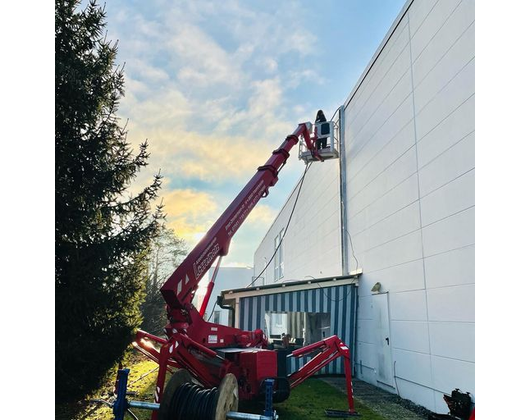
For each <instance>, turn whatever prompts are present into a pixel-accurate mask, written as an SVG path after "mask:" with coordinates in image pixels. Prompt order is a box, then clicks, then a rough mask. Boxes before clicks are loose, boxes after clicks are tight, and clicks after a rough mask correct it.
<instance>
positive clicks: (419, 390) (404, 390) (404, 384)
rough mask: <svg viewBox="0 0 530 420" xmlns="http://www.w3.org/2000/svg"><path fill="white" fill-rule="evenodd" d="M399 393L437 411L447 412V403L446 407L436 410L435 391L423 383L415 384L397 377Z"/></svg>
mask: <svg viewBox="0 0 530 420" xmlns="http://www.w3.org/2000/svg"><path fill="white" fill-rule="evenodd" d="M396 381H397V384H398V388H399V395H400V396H401V397H402V398H404V399H407V400H410V401H414V402H415V403H416V404H419V405H422V406H423V407H426V408H427V409H429V410H431V411H433V412H436V413H444V412H447V405H446V406H445V409H442V410H436V409H435V405H434V391H433V390H432V389H431V388H427V387H425V386H422V385H418V384H415V383H414V382H409V381H406V380H403V379H400V378H397V379H396Z"/></svg>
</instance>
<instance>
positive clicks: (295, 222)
mask: <svg viewBox="0 0 530 420" xmlns="http://www.w3.org/2000/svg"><path fill="white" fill-rule="evenodd" d="M290 159H296V157H295V156H292V157H291V158H290ZM280 176H281V174H280ZM338 177H339V163H338V159H334V160H330V161H326V162H324V163H322V162H314V163H313V164H312V165H311V167H310V168H309V169H308V170H307V173H306V176H305V179H304V182H303V184H302V191H301V192H300V195H299V198H298V202H297V204H296V208H295V210H294V213H293V215H292V219H291V222H290V225H289V227H288V228H287V230H286V233H285V236H284V239H283V242H282V246H283V252H284V257H285V258H284V260H285V263H284V264H285V266H284V267H285V270H284V277H283V278H282V279H281V281H284V280H304V279H305V278H307V276H313V277H328V276H337V275H341V274H342V268H341V267H342V265H341V251H340V249H341V248H340V235H339V234H338V232H339V229H340V206H339V181H338ZM299 187H300V182H299V183H298V184H297V185H296V187H295V188H294V190H293V192H292V193H291V195H290V196H289V198H288V200H287V202H286V203H285V205H284V207H283V208H282V210H281V211H280V213H279V214H278V217H277V218H276V220H275V221H274V222H273V224H272V226H271V228H270V229H269V231H268V232H267V234H266V235H265V237H264V238H263V241H262V242H261V244H260V245H259V247H258V249H257V250H256V252H255V254H254V276H256V277H257V276H258V275H259V274H260V273H261V271H262V270H263V268H264V266H265V265H266V263H267V262H269V261H270V260H271V258H272V261H271V263H270V265H269V266H268V267H267V269H266V271H265V273H264V274H261V275H259V277H260V279H258V280H257V281H256V283H255V285H259V284H264V282H265V283H266V284H271V283H274V282H275V279H274V258H273V254H274V250H275V246H274V239H275V238H276V237H277V236H278V235H279V233H280V230H281V229H285V228H286V227H287V223H288V221H289V217H290V215H291V212H292V209H293V205H294V203H295V200H296V196H297V194H298V189H299ZM271 193H273V191H271Z"/></svg>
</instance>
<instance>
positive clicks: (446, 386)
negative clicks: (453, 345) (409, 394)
mask: <svg viewBox="0 0 530 420" xmlns="http://www.w3.org/2000/svg"><path fill="white" fill-rule="evenodd" d="M432 373H433V385H434V388H435V389H436V390H438V391H441V392H444V393H446V394H450V393H451V391H452V390H453V389H455V388H459V389H460V390H462V391H464V392H470V393H471V394H472V395H474V394H475V364H474V363H469V362H464V361H462V360H456V359H449V358H445V357H438V356H432Z"/></svg>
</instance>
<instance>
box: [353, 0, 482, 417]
mask: <svg viewBox="0 0 530 420" xmlns="http://www.w3.org/2000/svg"><path fill="white" fill-rule="evenodd" d="M409 6H410V7H409ZM407 8H408V10H407V12H406V13H405V14H404V15H403V16H402V18H400V19H398V20H397V21H396V24H395V27H394V28H393V32H392V34H391V35H390V36H389V38H388V40H387V43H386V45H385V46H384V47H383V49H382V50H381V52H380V54H379V56H378V57H377V58H376V59H375V61H374V62H373V65H372V67H371V68H370V70H369V71H368V72H367V73H366V74H365V77H364V80H362V82H361V83H360V84H358V86H357V87H356V89H354V91H353V92H352V95H350V97H349V99H348V101H347V104H346V109H345V124H346V133H345V148H346V159H345V162H346V168H345V176H346V188H347V193H346V203H347V204H346V206H347V207H346V208H347V223H348V224H347V228H348V230H349V232H350V234H351V236H352V242H353V246H354V251H355V255H356V257H357V259H358V261H359V263H360V266H361V267H362V269H363V276H362V278H361V282H360V287H359V324H358V332H357V333H358V350H357V358H356V362H357V373H358V376H359V377H360V378H361V379H364V380H366V381H368V382H371V383H373V384H375V385H379V386H382V387H384V388H387V389H388V388H389V387H387V386H385V385H384V384H382V383H379V382H378V372H377V368H378V365H377V363H378V360H377V358H376V355H377V354H378V349H377V346H378V345H379V344H378V343H377V341H376V339H375V337H374V334H373V330H374V329H376V328H377V326H376V325H374V323H375V322H374V317H373V314H372V304H373V302H372V300H373V295H372V292H371V289H372V287H373V285H374V284H375V283H377V282H379V283H381V285H382V289H381V291H382V292H385V293H388V297H389V299H388V301H389V317H390V346H391V358H392V360H391V361H390V362H391V364H392V368H393V370H394V376H395V377H394V384H392V385H393V386H392V387H391V388H389V389H390V390H391V391H393V392H399V394H400V395H401V396H402V397H404V398H408V399H411V400H413V401H415V402H416V403H419V404H421V405H423V406H425V407H427V408H429V409H431V410H434V411H437V412H446V411H447V406H446V405H445V403H444V402H443V399H442V393H450V391H451V390H452V389H454V388H460V389H462V390H465V391H469V392H471V393H472V394H474V390H475V386H474V201H475V200H474V166H475V164H474V90H475V89H474V56H475V52H474V2H473V1H472V0H462V1H456V0H455V1H452V0H443V1H441V0H439V1H435V0H415V1H413V2H409V3H408V4H407V5H406V6H405V9H407ZM348 256H349V261H348V267H349V269H350V270H351V269H352V268H354V267H355V261H354V260H353V258H352V257H351V250H350V251H349V252H348ZM361 365H362V366H361Z"/></svg>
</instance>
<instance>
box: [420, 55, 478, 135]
mask: <svg viewBox="0 0 530 420" xmlns="http://www.w3.org/2000/svg"><path fill="white" fill-rule="evenodd" d="M474 94H475V60H474V59H473V60H471V61H470V62H469V63H468V64H466V66H465V67H464V68H462V70H460V72H459V73H458V74H457V75H456V76H454V77H453V78H452V79H451V80H450V81H449V82H448V83H447V84H446V85H445V86H444V87H443V88H442V89H441V90H440V91H439V92H437V94H436V96H435V97H434V98H433V99H431V100H430V101H429V102H428V103H427V104H426V105H425V106H424V107H423V108H416V130H417V137H418V139H421V138H422V137H423V136H425V135H426V134H427V133H428V132H429V131H431V130H432V129H434V128H435V127H436V126H437V125H438V124H440V123H441V122H442V121H443V120H444V118H446V117H447V116H448V115H449V114H450V113H451V112H452V111H453V110H455V109H456V108H458V106H460V105H461V104H462V103H463V102H465V101H466V100H467V99H469V98H470V97H471V96H472V95H474Z"/></svg>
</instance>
